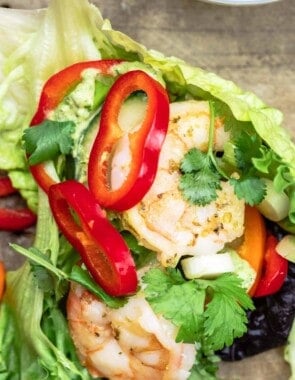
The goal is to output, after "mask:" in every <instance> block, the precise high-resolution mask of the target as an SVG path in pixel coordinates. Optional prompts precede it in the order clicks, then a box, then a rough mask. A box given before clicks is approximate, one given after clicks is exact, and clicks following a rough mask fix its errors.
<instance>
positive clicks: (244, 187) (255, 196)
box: [230, 175, 266, 206]
mask: <svg viewBox="0 0 295 380" xmlns="http://www.w3.org/2000/svg"><path fill="white" fill-rule="evenodd" d="M230 183H231V185H233V187H234V191H235V194H236V196H237V197H238V198H239V199H244V200H245V202H246V203H248V204H249V205H250V206H254V205H257V204H259V203H260V202H262V201H263V199H264V197H265V195H266V185H265V183H264V182H263V180H262V179H260V178H258V177H254V176H247V175H245V176H242V177H241V178H239V179H236V178H231V179H230Z"/></svg>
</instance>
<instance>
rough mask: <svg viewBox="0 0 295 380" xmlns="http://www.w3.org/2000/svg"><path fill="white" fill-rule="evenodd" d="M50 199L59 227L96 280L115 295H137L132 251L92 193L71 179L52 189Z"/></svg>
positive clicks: (49, 194) (109, 292)
mask: <svg viewBox="0 0 295 380" xmlns="http://www.w3.org/2000/svg"><path fill="white" fill-rule="evenodd" d="M48 196H49V202H50V206H51V209H52V212H53V215H54V218H55V220H56V223H57V225H58V226H59V228H60V230H61V232H62V233H63V234H64V235H65V237H66V238H67V239H68V241H69V242H70V243H71V244H72V246H73V247H74V248H75V249H76V250H77V251H78V253H79V254H80V255H81V258H82V261H83V263H84V264H85V266H86V267H87V269H88V271H89V272H90V274H91V275H92V277H93V278H94V280H95V281H96V282H97V283H98V284H99V285H100V286H101V287H102V288H103V289H104V290H105V291H106V292H107V293H108V294H110V295H112V296H124V295H128V294H132V293H134V292H135V291H136V288H137V275H136V269H135V264H134V261H133V258H132V256H131V253H130V251H129V248H128V247H127V245H126V243H125V241H124V239H123V238H122V236H121V235H120V234H119V232H118V231H117V230H116V229H115V228H114V227H113V225H112V224H111V223H110V222H109V220H108V219H107V217H106V215H105V212H104V211H103V210H102V209H101V207H100V206H99V204H98V203H97V202H96V200H95V198H94V197H93V195H92V194H91V192H90V191H89V190H88V189H87V188H86V187H85V186H84V185H82V184H81V183H79V182H77V181H74V180H68V181H65V182H62V183H58V184H56V185H53V186H51V187H50V189H49V193H48ZM72 211H74V212H75V213H76V215H77V216H78V218H79V221H80V223H79V224H78V223H77V222H76V220H75V218H74V216H73V213H72Z"/></svg>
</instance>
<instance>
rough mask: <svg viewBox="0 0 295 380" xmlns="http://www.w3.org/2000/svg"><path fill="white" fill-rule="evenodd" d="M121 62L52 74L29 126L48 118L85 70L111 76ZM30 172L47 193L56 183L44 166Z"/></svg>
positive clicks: (73, 67) (84, 65)
mask: <svg viewBox="0 0 295 380" xmlns="http://www.w3.org/2000/svg"><path fill="white" fill-rule="evenodd" d="M120 62H121V60H98V61H86V62H79V63H75V64H73V65H71V66H69V67H67V68H65V69H63V70H61V71H59V72H58V73H57V74H54V75H53V76H52V77H50V78H49V79H48V81H47V82H46V83H45V85H44V87H43V90H42V93H41V96H40V100H39V105H38V109H37V112H36V113H35V115H34V117H33V119H32V121H31V126H32V127H33V126H35V125H38V124H41V123H42V122H43V121H44V120H45V119H46V118H48V116H49V114H50V112H51V111H53V110H54V109H55V108H56V107H57V106H58V105H59V103H60V102H61V101H62V100H63V98H64V97H65V96H66V95H67V94H68V93H69V92H70V91H71V90H72V89H73V88H74V87H75V86H76V85H77V84H78V83H79V82H80V81H81V79H82V74H83V71H84V70H86V69H90V68H93V69H97V70H98V72H99V73H101V74H102V75H112V74H113V73H112V69H113V67H114V66H115V65H117V64H119V63H120ZM31 172H32V174H33V176H34V178H35V180H36V182H37V183H38V184H39V186H40V187H41V188H42V189H43V190H44V191H45V192H46V193H48V190H49V187H50V186H51V185H53V184H55V183H56V180H55V179H54V177H53V176H52V175H51V174H50V172H49V171H48V170H47V168H46V164H45V163H42V164H37V165H33V166H31Z"/></svg>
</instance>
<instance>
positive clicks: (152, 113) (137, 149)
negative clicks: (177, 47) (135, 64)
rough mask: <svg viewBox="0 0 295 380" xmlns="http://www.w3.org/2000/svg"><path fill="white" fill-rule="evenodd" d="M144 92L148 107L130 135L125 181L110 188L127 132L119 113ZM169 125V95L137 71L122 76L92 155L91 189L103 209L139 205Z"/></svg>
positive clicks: (111, 94) (106, 106) (107, 102)
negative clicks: (118, 150)
mask: <svg viewBox="0 0 295 380" xmlns="http://www.w3.org/2000/svg"><path fill="white" fill-rule="evenodd" d="M135 91H143V92H145V93H146V95H147V108H146V113H145V117H144V120H143V121H142V123H141V125H140V127H139V128H138V129H136V130H135V131H131V132H129V133H128V144H129V152H130V156H131V159H130V164H129V168H128V173H127V175H126V177H125V178H124V181H123V183H122V184H120V186H119V187H118V188H116V189H112V188H111V184H110V180H109V177H110V172H111V169H110V168H111V165H112V156H113V154H114V151H115V149H116V146H117V144H118V143H119V142H120V140H121V139H122V138H123V137H124V136H126V132H125V131H123V130H122V129H121V128H120V125H119V122H118V116H119V111H120V109H121V106H122V104H123V103H124V101H125V100H126V99H127V97H128V96H129V95H131V94H132V93H134V92H135ZM168 122H169V99H168V95H167V92H166V91H165V89H164V88H163V87H162V86H161V84H160V83H158V82H157V81H156V80H154V79H153V78H152V77H150V76H149V75H148V74H146V73H145V72H143V71H140V70H135V71H130V72H127V73H126V74H123V75H122V76H120V77H119V78H118V79H117V81H116V82H115V83H114V85H113V86H112V87H111V89H110V91H109V93H108V95H107V97H106V99H105V102H104V105H103V108H102V112H101V122H100V128H99V132H98V134H97V137H96V139H95V142H94V144H93V147H92V151H91V153H90V159H89V166H88V184H89V189H90V190H91V191H92V193H93V194H94V196H95V198H96V199H97V201H98V202H99V204H100V205H101V206H102V207H105V208H108V209H112V210H115V211H124V210H127V209H129V208H131V207H133V206H134V205H135V204H137V203H138V202H139V201H140V200H141V199H142V198H143V196H144V195H145V194H146V193H147V191H148V190H149V188H150V187H151V185H152V183H153V181H154V178H155V175H156V172H157V167H158V160H159V155H160V151H161V147H162V144H163V142H164V139H165V136H166V133H167V129H168Z"/></svg>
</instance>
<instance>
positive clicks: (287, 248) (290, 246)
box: [276, 235, 295, 263]
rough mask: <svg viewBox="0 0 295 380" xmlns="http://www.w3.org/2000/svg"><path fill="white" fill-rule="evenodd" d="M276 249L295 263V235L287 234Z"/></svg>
mask: <svg viewBox="0 0 295 380" xmlns="http://www.w3.org/2000/svg"><path fill="white" fill-rule="evenodd" d="M276 251H277V252H278V254H279V255H281V256H283V257H284V258H285V259H287V260H289V261H291V262H292V263H295V236H294V235H286V236H284V237H283V238H282V240H281V241H279V243H278V244H277V246H276Z"/></svg>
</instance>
